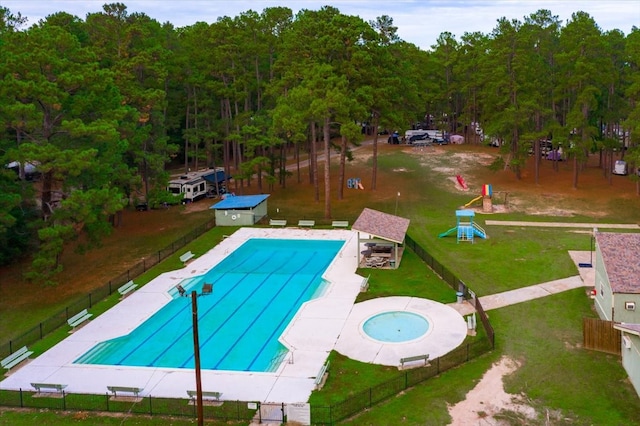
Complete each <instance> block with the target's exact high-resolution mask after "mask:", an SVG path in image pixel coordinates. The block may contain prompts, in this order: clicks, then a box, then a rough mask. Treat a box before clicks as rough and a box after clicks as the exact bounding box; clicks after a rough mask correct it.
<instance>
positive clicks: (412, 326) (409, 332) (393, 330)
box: [362, 311, 430, 343]
mask: <svg viewBox="0 0 640 426" xmlns="http://www.w3.org/2000/svg"><path fill="white" fill-rule="evenodd" d="M429 327H430V324H429V320H428V319H427V318H425V317H423V316H422V315H418V314H415V313H413V312H407V311H389V312H383V313H380V314H377V315H374V316H372V317H370V318H369V319H367V320H366V321H365V322H364V323H363V325H362V331H364V333H365V334H366V335H367V336H369V337H370V338H372V339H374V340H378V341H380V342H385V343H402V342H409V341H411V340H415V339H418V338H420V337H422V336H424V335H425V334H426V333H427V331H429Z"/></svg>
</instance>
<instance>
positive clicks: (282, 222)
mask: <svg viewBox="0 0 640 426" xmlns="http://www.w3.org/2000/svg"><path fill="white" fill-rule="evenodd" d="M269 226H282V227H285V226H287V221H286V220H283V219H270V220H269Z"/></svg>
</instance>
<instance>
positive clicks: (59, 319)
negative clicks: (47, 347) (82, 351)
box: [0, 220, 215, 359]
mask: <svg viewBox="0 0 640 426" xmlns="http://www.w3.org/2000/svg"><path fill="white" fill-rule="evenodd" d="M214 226H215V220H210V221H208V222H207V223H204V224H202V225H200V226H198V227H197V228H195V229H194V230H192V231H191V232H189V233H188V234H186V235H184V236H183V237H181V238H180V239H178V240H176V241H174V242H173V243H171V244H170V245H168V246H167V247H165V248H164V249H162V250H159V251H158V252H157V253H154V254H153V255H152V256H149V257H147V258H145V259H142V260H141V261H140V262H138V263H137V264H135V265H134V266H132V267H131V268H130V269H128V270H127V271H125V272H124V273H122V274H120V275H119V276H117V277H115V278H113V279H112V280H110V281H109V282H108V283H105V284H104V285H102V286H101V287H98V288H96V289H95V290H93V291H92V292H91V293H89V294H87V295H85V296H83V297H82V298H80V299H78V300H77V301H75V302H73V303H72V304H70V305H69V306H67V307H66V308H64V309H62V310H61V311H59V312H57V313H56V314H54V315H53V316H51V317H50V318H47V319H46V320H44V321H42V322H41V323H39V324H38V325H37V326H35V327H33V328H32V329H31V330H29V331H27V332H26V333H24V334H22V335H20V336H18V337H16V338H14V339H11V340H9V341H8V342H4V343H2V344H0V359H1V358H5V357H7V356H9V355H11V354H12V353H13V352H15V351H17V350H18V349H20V348H21V347H23V346H29V345H31V344H33V343H34V342H37V341H38V340H41V339H42V338H43V337H44V336H46V335H47V334H49V333H51V332H52V331H54V330H56V329H57V328H59V327H61V326H63V325H64V324H65V323H66V322H67V320H68V319H69V318H71V317H72V316H74V315H75V314H77V313H79V312H80V311H82V310H83V309H90V308H91V307H92V306H93V305H94V304H95V303H97V302H99V301H101V300H104V299H106V298H107V297H109V296H110V295H111V294H113V293H114V292H116V291H117V290H118V288H119V287H120V286H121V285H123V284H125V283H127V282H128V281H129V280H132V279H134V278H136V277H138V276H139V275H141V274H142V273H144V272H146V271H147V270H149V269H150V268H151V267H153V266H155V265H157V264H158V263H160V262H161V261H163V260H164V259H166V258H167V257H169V256H170V255H172V254H173V253H175V252H176V251H178V250H180V249H181V248H182V247H184V246H185V245H187V244H188V243H190V242H191V241H193V240H195V239H196V238H198V237H199V236H200V235H202V234H204V233H205V232H207V231H208V230H210V229H211V228H213V227H214Z"/></svg>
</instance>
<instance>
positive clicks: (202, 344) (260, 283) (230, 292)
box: [182, 251, 316, 369]
mask: <svg viewBox="0 0 640 426" xmlns="http://www.w3.org/2000/svg"><path fill="white" fill-rule="evenodd" d="M296 253H298V252H296V251H294V252H293V253H292V255H290V256H289V255H288V256H286V257H285V258H283V259H282V262H281V265H284V264H286V263H287V262H289V259H290V258H291V257H292V256H293V255H295V254H296ZM315 253H316V252H314V254H315ZM273 257H274V256H273V255H272V256H271V258H270V259H273ZM310 260H311V258H309V261H310ZM309 261H307V262H306V263H305V264H304V265H302V266H301V267H300V268H298V270H297V271H296V272H299V271H300V269H302V268H303V267H304V266H306V265H307V264H308V263H309ZM265 263H266V262H265ZM263 264H264V263H263ZM249 275H250V273H247V274H246V275H245V278H246V277H248V276H249ZM256 275H257V274H256ZM273 275H274V272H271V273H269V275H265V278H264V279H263V280H262V281H261V282H258V283H257V285H256V286H255V288H254V290H253V291H252V292H251V293H248V294H247V295H246V297H245V298H244V299H243V300H242V301H240V302H239V303H238V302H236V305H237V306H236V308H235V309H234V310H233V311H231V312H230V313H229V314H228V315H227V318H226V319H225V320H224V321H223V322H222V323H220V325H219V326H218V327H217V328H216V329H214V330H212V332H211V334H210V335H209V337H208V338H206V339H204V340H202V343H201V346H205V345H206V344H207V343H208V342H209V341H210V340H211V339H213V338H214V336H215V335H216V334H217V333H218V332H219V331H220V330H221V329H222V328H223V327H224V325H225V324H227V323H228V322H229V321H230V320H231V318H232V317H233V316H234V315H235V314H236V313H237V312H238V310H240V309H241V308H242V305H244V304H245V303H246V302H247V301H248V300H249V299H251V298H252V297H253V295H254V294H255V292H256V291H258V289H260V288H261V287H262V286H263V285H264V284H265V282H267V281H268V280H269V279H270V278H271V277H272V276H273ZM294 275H295V273H294V274H290V278H289V279H291V277H293V276H294ZM243 279H244V278H243ZM238 285H240V282H238V283H236V284H235V285H234V286H233V287H232V288H231V289H229V291H227V292H226V293H225V294H224V296H222V297H221V298H220V299H219V300H218V301H217V302H216V303H214V304H213V305H211V307H210V308H209V309H207V310H206V311H205V312H204V313H203V314H202V316H206V315H207V314H208V313H209V312H211V311H212V310H214V309H215V308H216V307H217V306H218V305H220V304H222V303H223V302H224V300H225V298H227V297H229V296H230V295H231V294H232V293H233V291H234V290H235V289H236V287H238ZM246 328H248V327H246ZM245 333H246V331H245ZM245 333H243V334H242V335H244V334H245ZM241 337H242V336H241ZM237 340H238V339H236V342H237ZM233 346H235V344H234V345H233ZM233 346H232V347H233ZM227 353H228V351H227V352H226V353H225V355H223V356H222V357H221V358H220V361H218V363H217V364H216V366H215V367H214V369H215V368H216V367H217V366H219V365H220V362H222V360H223V359H224V357H225V356H226V354H227ZM191 359H193V355H190V356H189V357H188V358H187V359H186V360H185V362H184V363H183V364H182V367H184V365H186V364H187V363H188V362H190V361H191Z"/></svg>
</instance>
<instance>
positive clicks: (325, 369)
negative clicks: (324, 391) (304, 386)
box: [314, 361, 329, 389]
mask: <svg viewBox="0 0 640 426" xmlns="http://www.w3.org/2000/svg"><path fill="white" fill-rule="evenodd" d="M328 371H329V361H327V362H326V364H324V365H323V366H322V368H320V371H318V375H317V376H316V380H315V381H314V384H315V385H316V389H320V388H321V387H322V385H323V383H324V376H325V375H326V374H329V372H328Z"/></svg>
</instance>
